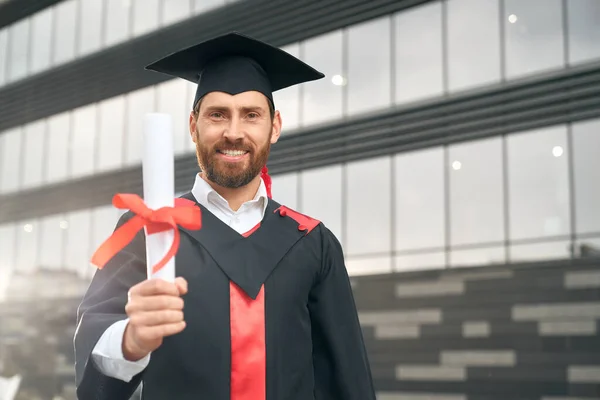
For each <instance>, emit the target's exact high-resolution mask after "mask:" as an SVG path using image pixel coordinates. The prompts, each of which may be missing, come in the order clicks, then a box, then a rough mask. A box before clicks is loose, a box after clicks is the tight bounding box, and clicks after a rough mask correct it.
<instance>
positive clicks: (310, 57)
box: [302, 31, 345, 125]
mask: <svg viewBox="0 0 600 400" xmlns="http://www.w3.org/2000/svg"><path fill="white" fill-rule="evenodd" d="M302 51H303V53H302V59H303V61H304V62H306V63H307V64H309V65H312V66H314V67H315V68H316V69H317V70H319V71H321V72H322V73H324V74H325V78H323V79H319V80H317V81H312V82H307V83H305V84H303V85H302V90H303V96H302V124H303V125H310V124H315V123H319V122H324V121H329V120H332V119H337V118H341V117H342V84H343V83H344V79H345V77H344V75H345V74H344V71H343V65H342V31H336V32H331V33H328V34H326V35H322V36H318V37H316V38H312V39H309V40H307V41H306V42H304V43H303V44H302ZM334 82H335V83H337V85H335V84H334Z"/></svg>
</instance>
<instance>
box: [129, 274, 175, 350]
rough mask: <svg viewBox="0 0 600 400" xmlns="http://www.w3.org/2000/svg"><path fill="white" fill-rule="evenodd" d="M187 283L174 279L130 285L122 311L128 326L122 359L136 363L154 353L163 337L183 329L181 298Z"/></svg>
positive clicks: (152, 280)
mask: <svg viewBox="0 0 600 400" xmlns="http://www.w3.org/2000/svg"><path fill="white" fill-rule="evenodd" d="M186 293H187V282H186V280H185V279H183V278H176V279H175V282H174V283H170V282H167V281H164V280H161V279H149V280H145V281H143V282H140V283H138V284H137V285H135V286H133V287H132V288H131V290H130V291H129V299H128V301H127V305H126V306H125V312H126V313H127V316H128V317H129V324H127V328H125V334H124V335H123V356H124V357H125V359H126V360H129V361H137V360H140V359H142V358H144V357H145V356H146V355H148V354H149V353H151V352H152V351H154V350H156V349H157V348H158V347H159V346H160V345H161V344H162V342H163V338H164V337H165V336H171V335H175V334H176V333H179V332H181V331H182V330H183V329H184V328H185V321H184V320H183V299H182V298H181V296H182V295H184V294H186Z"/></svg>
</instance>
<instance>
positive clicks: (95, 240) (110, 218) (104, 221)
mask: <svg viewBox="0 0 600 400" xmlns="http://www.w3.org/2000/svg"><path fill="white" fill-rule="evenodd" d="M119 216H120V213H119V211H118V210H117V209H116V208H114V207H113V206H112V205H110V206H104V207H98V208H95V209H93V210H92V248H91V251H90V253H89V255H88V256H87V257H88V258H91V256H92V254H93V252H94V251H96V249H97V248H98V247H99V246H100V245H101V244H102V243H103V242H104V241H105V240H106V239H108V237H109V236H110V235H111V234H112V233H113V231H114V230H115V227H116V226H117V222H118V221H119ZM88 264H89V263H88ZM87 272H88V275H87V276H88V277H92V276H93V274H94V272H95V269H94V268H93V267H90V268H89V269H88V271H87Z"/></svg>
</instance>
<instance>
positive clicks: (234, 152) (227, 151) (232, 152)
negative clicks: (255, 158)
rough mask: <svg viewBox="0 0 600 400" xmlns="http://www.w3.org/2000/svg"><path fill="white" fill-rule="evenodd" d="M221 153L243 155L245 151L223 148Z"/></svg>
mask: <svg viewBox="0 0 600 400" xmlns="http://www.w3.org/2000/svg"><path fill="white" fill-rule="evenodd" d="M222 153H223V154H225V155H227V156H243V155H244V154H246V152H245V151H242V150H223V151H222Z"/></svg>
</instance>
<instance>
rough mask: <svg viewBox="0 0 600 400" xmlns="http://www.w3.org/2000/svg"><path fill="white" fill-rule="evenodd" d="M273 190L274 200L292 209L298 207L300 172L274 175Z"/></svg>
mask: <svg viewBox="0 0 600 400" xmlns="http://www.w3.org/2000/svg"><path fill="white" fill-rule="evenodd" d="M272 179H273V185H272V187H271V191H272V193H273V200H275V201H276V202H278V203H279V204H282V205H284V206H287V207H289V208H291V209H297V208H298V174H297V173H296V172H293V173H291V174H283V175H276V176H273V178H272Z"/></svg>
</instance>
